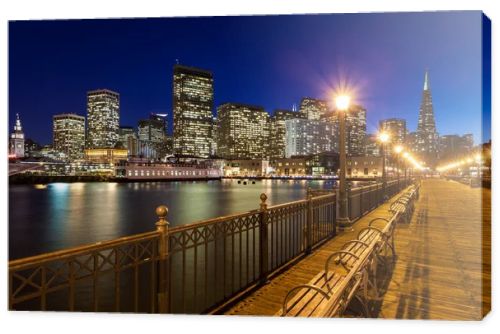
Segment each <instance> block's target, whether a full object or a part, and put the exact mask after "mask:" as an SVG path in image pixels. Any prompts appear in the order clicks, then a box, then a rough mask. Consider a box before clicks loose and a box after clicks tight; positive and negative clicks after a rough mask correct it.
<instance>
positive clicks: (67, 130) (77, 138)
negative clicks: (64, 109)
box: [52, 114, 85, 161]
mask: <svg viewBox="0 0 500 334" xmlns="http://www.w3.org/2000/svg"><path fill="white" fill-rule="evenodd" d="M52 139H53V142H52V144H53V145H52V147H53V148H54V150H55V151H56V152H58V153H63V154H64V155H65V156H66V158H67V159H68V160H69V161H73V160H76V159H83V151H84V148H85V117H83V116H80V115H76V114H60V115H54V116H53V117H52Z"/></svg>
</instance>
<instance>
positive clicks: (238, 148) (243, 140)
mask: <svg viewBox="0 0 500 334" xmlns="http://www.w3.org/2000/svg"><path fill="white" fill-rule="evenodd" d="M217 113H218V122H219V131H218V140H217V149H218V154H219V156H221V157H224V158H227V159H268V158H269V114H268V113H267V112H266V111H265V110H264V108H262V107H258V106H252V105H247V104H240V103H225V104H223V105H221V106H219V107H218V108H217Z"/></svg>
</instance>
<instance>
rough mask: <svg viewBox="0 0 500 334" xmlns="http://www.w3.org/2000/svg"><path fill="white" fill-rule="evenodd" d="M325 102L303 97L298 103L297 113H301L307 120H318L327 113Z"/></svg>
mask: <svg viewBox="0 0 500 334" xmlns="http://www.w3.org/2000/svg"><path fill="white" fill-rule="evenodd" d="M327 109H328V107H327V103H326V101H323V100H319V99H313V98H310V97H304V98H303V99H302V100H301V101H300V109H299V111H300V112H301V113H303V114H304V115H305V116H306V118H307V119H314V120H319V119H320V118H321V117H322V116H323V115H325V114H326V112H327Z"/></svg>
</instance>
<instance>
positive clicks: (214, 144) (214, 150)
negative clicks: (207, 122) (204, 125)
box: [210, 117, 219, 156]
mask: <svg viewBox="0 0 500 334" xmlns="http://www.w3.org/2000/svg"><path fill="white" fill-rule="evenodd" d="M218 133H219V120H218V119H217V117H214V118H212V137H211V140H212V142H211V145H212V151H211V152H210V155H211V156H217V155H218V149H217V136H218Z"/></svg>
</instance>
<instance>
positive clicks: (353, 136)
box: [321, 105, 366, 156]
mask: <svg viewBox="0 0 500 334" xmlns="http://www.w3.org/2000/svg"><path fill="white" fill-rule="evenodd" d="M321 119H322V120H324V121H326V122H329V123H331V124H333V127H334V134H335V137H336V139H335V143H334V150H335V151H337V152H338V133H339V119H338V114H337V112H335V111H333V112H330V113H328V114H325V115H323V117H322V118H321ZM365 137H366V109H365V108H364V107H363V106H361V105H352V106H351V107H349V110H348V112H347V116H346V143H345V144H346V154H347V155H348V156H363V155H365V153H366V152H365V151H366V150H365Z"/></svg>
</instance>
